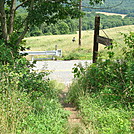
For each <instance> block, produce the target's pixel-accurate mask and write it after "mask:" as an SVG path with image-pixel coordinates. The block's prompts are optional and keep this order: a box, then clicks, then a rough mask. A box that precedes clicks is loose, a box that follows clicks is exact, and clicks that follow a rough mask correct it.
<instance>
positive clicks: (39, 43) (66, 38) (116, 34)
mask: <svg viewBox="0 0 134 134" xmlns="http://www.w3.org/2000/svg"><path fill="white" fill-rule="evenodd" d="M130 31H134V25H129V26H121V27H116V28H110V29H105V30H103V31H102V30H100V35H101V36H105V37H107V36H108V37H109V38H111V39H113V40H114V41H115V42H118V43H123V36H122V35H121V33H129V32H130ZM105 33H106V34H105ZM93 34H94V31H93V30H90V31H82V46H81V47H79V45H78V33H77V34H68V35H50V36H38V37H29V38H25V39H26V45H27V46H30V48H31V51H45V50H54V49H55V45H57V46H58V49H62V52H63V57H66V56H68V55H69V54H70V55H71V54H74V53H77V54H79V55H80V57H79V58H80V59H91V58H92V49H93ZM73 37H75V38H76V41H75V42H72V38H73ZM103 50H104V46H103V45H101V44H99V51H103ZM118 51H119V50H118Z"/></svg>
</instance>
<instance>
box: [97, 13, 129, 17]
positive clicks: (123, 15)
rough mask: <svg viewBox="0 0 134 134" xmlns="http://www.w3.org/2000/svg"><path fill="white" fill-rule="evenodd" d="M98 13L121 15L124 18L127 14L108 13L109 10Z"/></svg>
mask: <svg viewBox="0 0 134 134" xmlns="http://www.w3.org/2000/svg"><path fill="white" fill-rule="evenodd" d="M96 13H100V14H104V15H119V16H121V17H122V18H124V17H125V16H127V15H126V14H118V13H108V12H96Z"/></svg>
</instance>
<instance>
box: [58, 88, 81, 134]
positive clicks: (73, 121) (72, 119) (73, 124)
mask: <svg viewBox="0 0 134 134" xmlns="http://www.w3.org/2000/svg"><path fill="white" fill-rule="evenodd" d="M67 93H68V87H66V88H65V89H64V90H63V91H62V93H61V94H60V99H61V104H62V106H63V108H64V109H65V110H67V111H70V113H71V114H70V116H69V117H68V128H69V134H74V130H75V129H76V128H77V130H78V128H80V126H81V123H82V122H81V119H80V116H79V112H78V111H77V109H76V107H75V106H74V105H73V104H72V103H66V101H65V100H66V95H67Z"/></svg>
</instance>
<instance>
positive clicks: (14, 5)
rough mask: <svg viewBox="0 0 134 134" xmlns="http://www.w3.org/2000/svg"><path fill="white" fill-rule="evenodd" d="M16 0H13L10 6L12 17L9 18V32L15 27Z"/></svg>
mask: <svg viewBox="0 0 134 134" xmlns="http://www.w3.org/2000/svg"><path fill="white" fill-rule="evenodd" d="M15 8H16V0H12V2H11V8H10V19H9V28H8V34H11V33H12V32H13V29H14V16H15Z"/></svg>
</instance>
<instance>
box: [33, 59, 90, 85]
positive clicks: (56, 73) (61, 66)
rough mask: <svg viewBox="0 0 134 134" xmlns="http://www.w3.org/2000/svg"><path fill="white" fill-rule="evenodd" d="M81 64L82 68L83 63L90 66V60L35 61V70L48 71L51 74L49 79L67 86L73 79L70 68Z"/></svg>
mask: <svg viewBox="0 0 134 134" xmlns="http://www.w3.org/2000/svg"><path fill="white" fill-rule="evenodd" d="M78 63H81V64H82V65H83V66H84V65H85V63H87V64H91V63H92V61H91V60H71V61H37V63H36V67H35V68H34V69H35V70H38V71H42V70H50V71H52V73H51V74H50V75H49V78H50V79H52V80H57V81H58V82H60V83H64V84H65V85H69V84H70V83H71V82H72V79H73V73H72V68H73V67H74V64H78Z"/></svg>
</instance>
